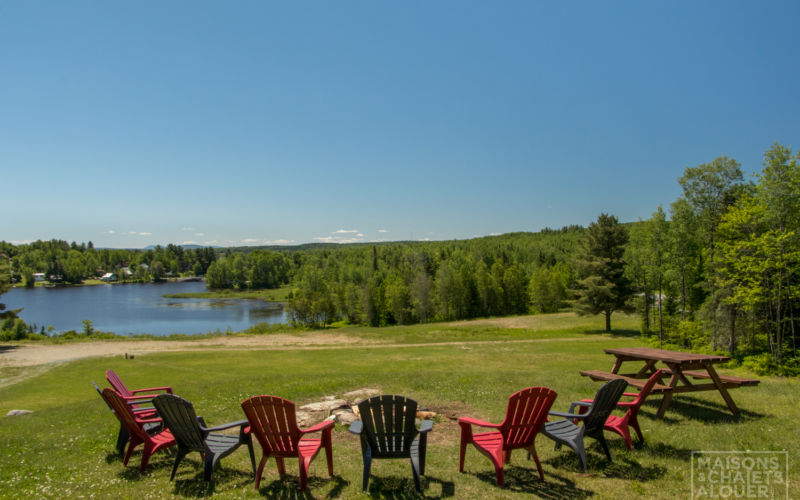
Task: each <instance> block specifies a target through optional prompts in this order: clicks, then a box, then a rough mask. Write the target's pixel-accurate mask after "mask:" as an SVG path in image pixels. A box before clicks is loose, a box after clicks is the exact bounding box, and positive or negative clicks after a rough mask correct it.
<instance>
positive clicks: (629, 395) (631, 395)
mask: <svg viewBox="0 0 800 500" xmlns="http://www.w3.org/2000/svg"><path fill="white" fill-rule="evenodd" d="M622 395H623V396H627V397H629V398H638V397H639V394H638V393H636V392H623V393H622Z"/></svg>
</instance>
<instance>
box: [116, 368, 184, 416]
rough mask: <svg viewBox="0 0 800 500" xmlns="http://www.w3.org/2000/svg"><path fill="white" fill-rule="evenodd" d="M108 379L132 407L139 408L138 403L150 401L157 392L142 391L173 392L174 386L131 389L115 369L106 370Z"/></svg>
mask: <svg viewBox="0 0 800 500" xmlns="http://www.w3.org/2000/svg"><path fill="white" fill-rule="evenodd" d="M106 380H108V383H109V384H111V387H113V388H114V390H115V391H116V392H117V394H118V395H119V396H120V397H121V398H122V399H124V400H125V401H127V402H128V403H129V404H130V405H131V407H132V408H138V407H139V406H138V404H137V403H140V402H141V403H145V402H147V403H149V402H150V400H151V399H152V398H153V396H154V395H155V394H140V393H156V394H157V393H160V392H166V393H169V394H172V387H167V386H165V387H150V388H148V389H136V390H133V391H132V390H130V389H128V387H127V386H126V385H125V384H124V383H123V382H122V379H121V378H119V375H117V372H115V371H114V370H106Z"/></svg>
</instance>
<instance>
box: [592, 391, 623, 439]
mask: <svg viewBox="0 0 800 500" xmlns="http://www.w3.org/2000/svg"><path fill="white" fill-rule="evenodd" d="M627 386H628V383H627V382H626V381H624V380H622V379H616V380H611V381H609V382H606V383H605V384H604V385H603V386H602V387H600V389H598V390H597V394H595V396H594V400H593V401H594V402H593V403H592V407H591V408H590V409H589V411H588V412H587V414H586V417H585V418H584V419H583V425H584V426H585V431H584V432H585V433H586V434H592V433H596V432H602V430H603V425H605V423H606V420H608V416H609V415H610V414H611V412H612V411H614V408H616V407H617V403H618V402H619V398H620V397H621V396H622V393H623V392H625V388H626V387H627Z"/></svg>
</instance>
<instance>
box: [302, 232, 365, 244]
mask: <svg viewBox="0 0 800 500" xmlns="http://www.w3.org/2000/svg"><path fill="white" fill-rule="evenodd" d="M346 233H350V231H346ZM334 234H336V233H334ZM340 234H341V233H340ZM312 239H313V240H315V241H319V242H321V243H361V242H363V241H364V235H363V234H361V233H357V234H356V235H354V236H352V237H350V238H345V237H343V236H317V237H316V238H312Z"/></svg>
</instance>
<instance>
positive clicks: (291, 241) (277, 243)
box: [264, 240, 295, 245]
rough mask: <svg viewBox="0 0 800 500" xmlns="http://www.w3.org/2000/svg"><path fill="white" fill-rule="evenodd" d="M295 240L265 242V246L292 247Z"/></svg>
mask: <svg viewBox="0 0 800 500" xmlns="http://www.w3.org/2000/svg"><path fill="white" fill-rule="evenodd" d="M294 242H295V241H294V240H272V241H267V240H265V241H264V244H265V245H291V244H292V243H294Z"/></svg>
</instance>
